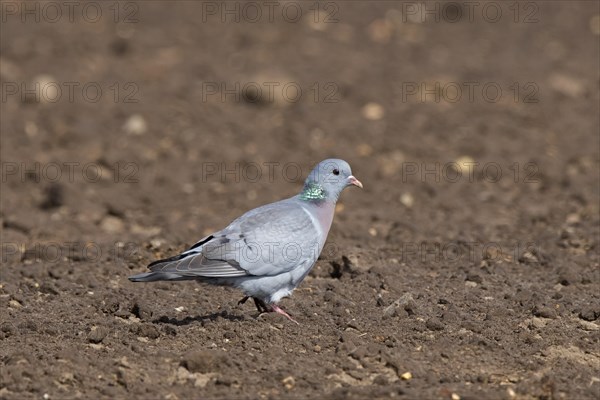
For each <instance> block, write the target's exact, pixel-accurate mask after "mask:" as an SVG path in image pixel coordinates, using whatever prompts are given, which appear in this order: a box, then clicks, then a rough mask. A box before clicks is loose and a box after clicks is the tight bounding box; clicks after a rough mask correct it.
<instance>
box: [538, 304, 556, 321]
mask: <svg viewBox="0 0 600 400" xmlns="http://www.w3.org/2000/svg"><path fill="white" fill-rule="evenodd" d="M533 315H535V316H536V317H541V318H549V319H554V318H556V317H557V314H556V310H554V309H553V308H552V307H538V306H536V307H535V308H534V309H533Z"/></svg>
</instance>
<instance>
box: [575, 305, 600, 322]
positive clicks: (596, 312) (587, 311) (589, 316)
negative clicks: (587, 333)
mask: <svg viewBox="0 0 600 400" xmlns="http://www.w3.org/2000/svg"><path fill="white" fill-rule="evenodd" d="M598 317H600V307H594V306H587V307H585V308H584V309H583V310H581V312H580V313H579V318H581V319H583V320H585V321H590V322H591V321H595V320H597V319H598Z"/></svg>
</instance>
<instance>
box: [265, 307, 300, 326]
mask: <svg viewBox="0 0 600 400" xmlns="http://www.w3.org/2000/svg"><path fill="white" fill-rule="evenodd" d="M271 311H272V312H276V313H277V314H281V315H283V316H285V317H286V318H287V319H289V320H290V321H292V322H294V323H296V325H300V324H299V323H298V321H296V320H295V319H294V318H292V316H291V315H290V314H288V313H286V312H285V311H284V310H283V309H282V308H281V307H279V306H278V305H276V304H271Z"/></svg>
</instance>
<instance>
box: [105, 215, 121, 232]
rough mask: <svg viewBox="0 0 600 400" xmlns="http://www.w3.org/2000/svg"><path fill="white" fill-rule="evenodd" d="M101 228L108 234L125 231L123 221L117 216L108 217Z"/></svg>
mask: <svg viewBox="0 0 600 400" xmlns="http://www.w3.org/2000/svg"><path fill="white" fill-rule="evenodd" d="M100 228H102V230H103V231H104V232H106V233H119V232H122V231H123V228H124V224H123V221H122V220H121V219H120V218H118V217H115V216H112V215H108V216H106V217H104V219H102V222H100Z"/></svg>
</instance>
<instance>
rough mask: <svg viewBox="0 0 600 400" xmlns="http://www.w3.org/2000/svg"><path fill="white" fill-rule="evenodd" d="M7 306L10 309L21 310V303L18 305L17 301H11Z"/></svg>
mask: <svg viewBox="0 0 600 400" xmlns="http://www.w3.org/2000/svg"><path fill="white" fill-rule="evenodd" d="M8 305H9V306H10V307H12V308H21V307H23V305H22V304H21V303H19V302H18V301H17V300H14V299H13V300H11V301H9V302H8Z"/></svg>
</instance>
